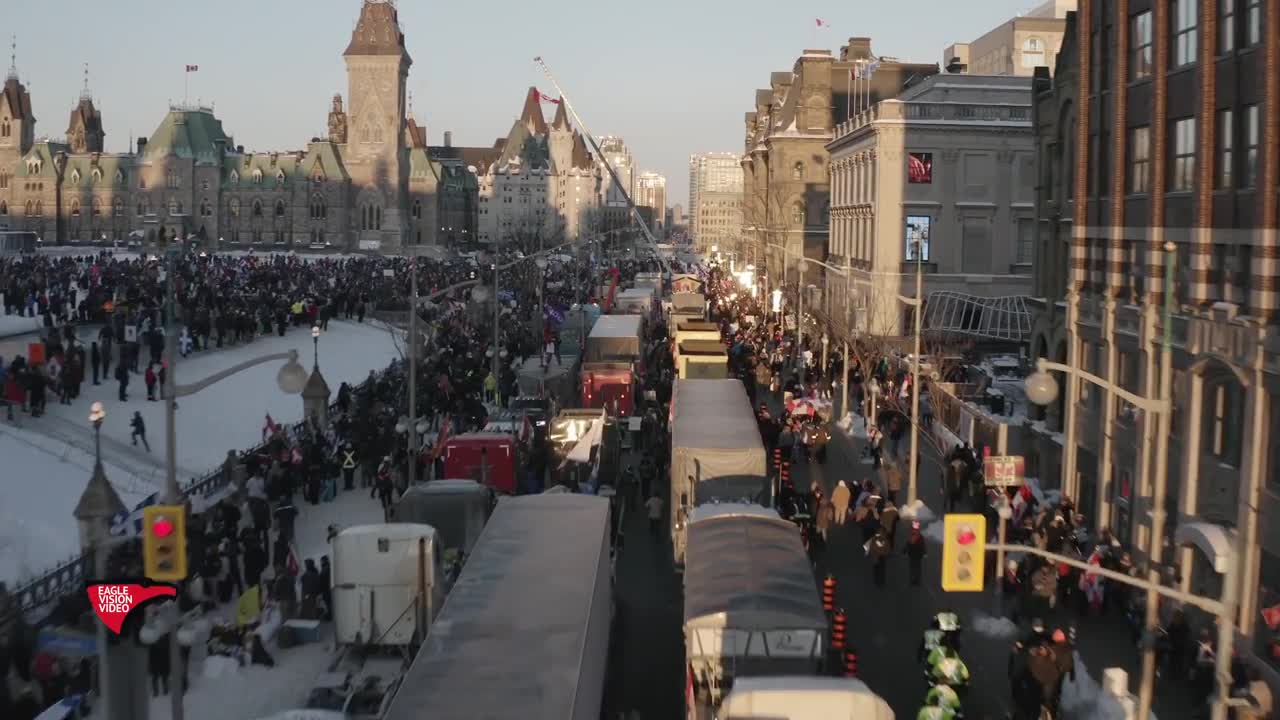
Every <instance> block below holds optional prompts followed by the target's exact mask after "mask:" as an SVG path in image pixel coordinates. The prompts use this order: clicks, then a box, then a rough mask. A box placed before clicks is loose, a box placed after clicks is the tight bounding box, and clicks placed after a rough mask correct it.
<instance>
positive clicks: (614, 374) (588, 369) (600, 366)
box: [581, 362, 635, 417]
mask: <svg viewBox="0 0 1280 720" xmlns="http://www.w3.org/2000/svg"><path fill="white" fill-rule="evenodd" d="M581 402H582V407H584V408H604V409H607V410H608V411H609V414H610V415H612V416H614V417H628V416H630V415H631V413H632V411H633V410H634V409H635V375H634V371H633V370H632V365H631V363H628V362H590V363H583V365H582V397H581Z"/></svg>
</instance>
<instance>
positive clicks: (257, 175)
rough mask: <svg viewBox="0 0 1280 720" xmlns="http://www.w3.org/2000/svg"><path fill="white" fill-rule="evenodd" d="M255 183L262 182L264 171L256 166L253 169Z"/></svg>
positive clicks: (259, 183)
mask: <svg viewBox="0 0 1280 720" xmlns="http://www.w3.org/2000/svg"><path fill="white" fill-rule="evenodd" d="M253 184H254V185H261V184H262V171H261V170H258V169H256V168H255V169H254V171H253Z"/></svg>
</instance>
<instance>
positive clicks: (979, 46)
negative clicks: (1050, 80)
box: [942, 0, 1076, 77]
mask: <svg viewBox="0 0 1280 720" xmlns="http://www.w3.org/2000/svg"><path fill="white" fill-rule="evenodd" d="M1075 9H1076V0H1048V1H1047V2H1045V3H1042V4H1041V5H1039V6H1037V7H1035V8H1032V9H1031V10H1028V11H1027V12H1025V13H1023V14H1021V15H1018V16H1016V17H1013V18H1010V19H1008V20H1006V21H1004V22H1002V23H1000V24H999V25H997V26H996V27H994V28H992V29H991V30H989V31H987V32H986V33H984V34H983V35H982V36H981V37H979V38H978V39H977V40H974V41H973V42H966V43H955V44H953V45H950V46H948V47H947V49H946V50H944V51H943V52H942V66H943V67H944V68H947V69H948V70H952V71H958V72H968V73H973V74H974V75H1021V76H1025V77H1031V75H1032V74H1033V73H1034V72H1035V69H1036V68H1038V67H1045V66H1047V65H1049V63H1050V62H1051V61H1052V60H1053V58H1054V57H1055V56H1057V54H1058V50H1059V49H1060V48H1061V47H1062V31H1063V28H1065V27H1066V23H1067V13H1068V12H1071V11H1073V10H1075Z"/></svg>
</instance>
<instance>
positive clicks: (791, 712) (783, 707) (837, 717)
mask: <svg viewBox="0 0 1280 720" xmlns="http://www.w3.org/2000/svg"><path fill="white" fill-rule="evenodd" d="M720 716H721V717H728V718H733V720H894V716H893V709H892V708H890V707H889V703H887V702H885V701H884V698H882V697H880V696H879V695H877V694H875V693H873V692H871V688H868V687H867V684H866V683H864V682H862V681H861V680H857V679H854V678H833V677H809V676H804V675H790V676H783V677H753V678H741V679H739V680H738V681H737V682H735V683H734V684H733V690H732V691H731V692H730V693H729V696H728V697H726V698H725V700H724V703H723V704H721V705H720Z"/></svg>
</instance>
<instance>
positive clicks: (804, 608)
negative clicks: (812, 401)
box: [684, 504, 827, 720]
mask: <svg viewBox="0 0 1280 720" xmlns="http://www.w3.org/2000/svg"><path fill="white" fill-rule="evenodd" d="M826 635H827V617H826V614H825V613H824V612H823V610H822V603H821V601H820V599H819V597H818V589H817V585H816V584H815V583H814V580H813V571H812V570H811V568H810V565H809V558H808V555H807V554H806V553H805V550H804V545H803V543H802V542H801V540H800V532H799V530H798V529H797V528H796V526H795V525H794V524H793V523H790V522H788V521H786V520H783V519H782V518H781V517H780V516H779V515H778V513H777V512H775V511H773V510H771V509H768V508H763V507H759V506H755V505H737V504H713V505H704V506H702V507H699V508H696V509H695V510H694V511H693V512H692V513H691V514H690V516H689V549H688V555H687V559H686V563H685V572H684V643H685V660H686V664H687V666H686V672H687V673H688V682H687V683H686V689H687V693H688V695H689V697H688V698H687V703H686V704H687V706H688V712H689V714H688V717H689V718H690V719H691V720H703V719H704V718H711V717H714V714H713V713H714V712H715V710H716V709H717V708H718V707H719V705H720V703H721V701H722V700H723V698H724V696H725V695H727V694H728V692H729V690H730V689H732V688H733V686H734V681H735V679H737V678H742V677H751V676H769V675H817V674H819V673H821V671H822V664H823V660H824V659H825V657H826V649H827V644H826ZM731 717H737V716H736V715H731Z"/></svg>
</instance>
